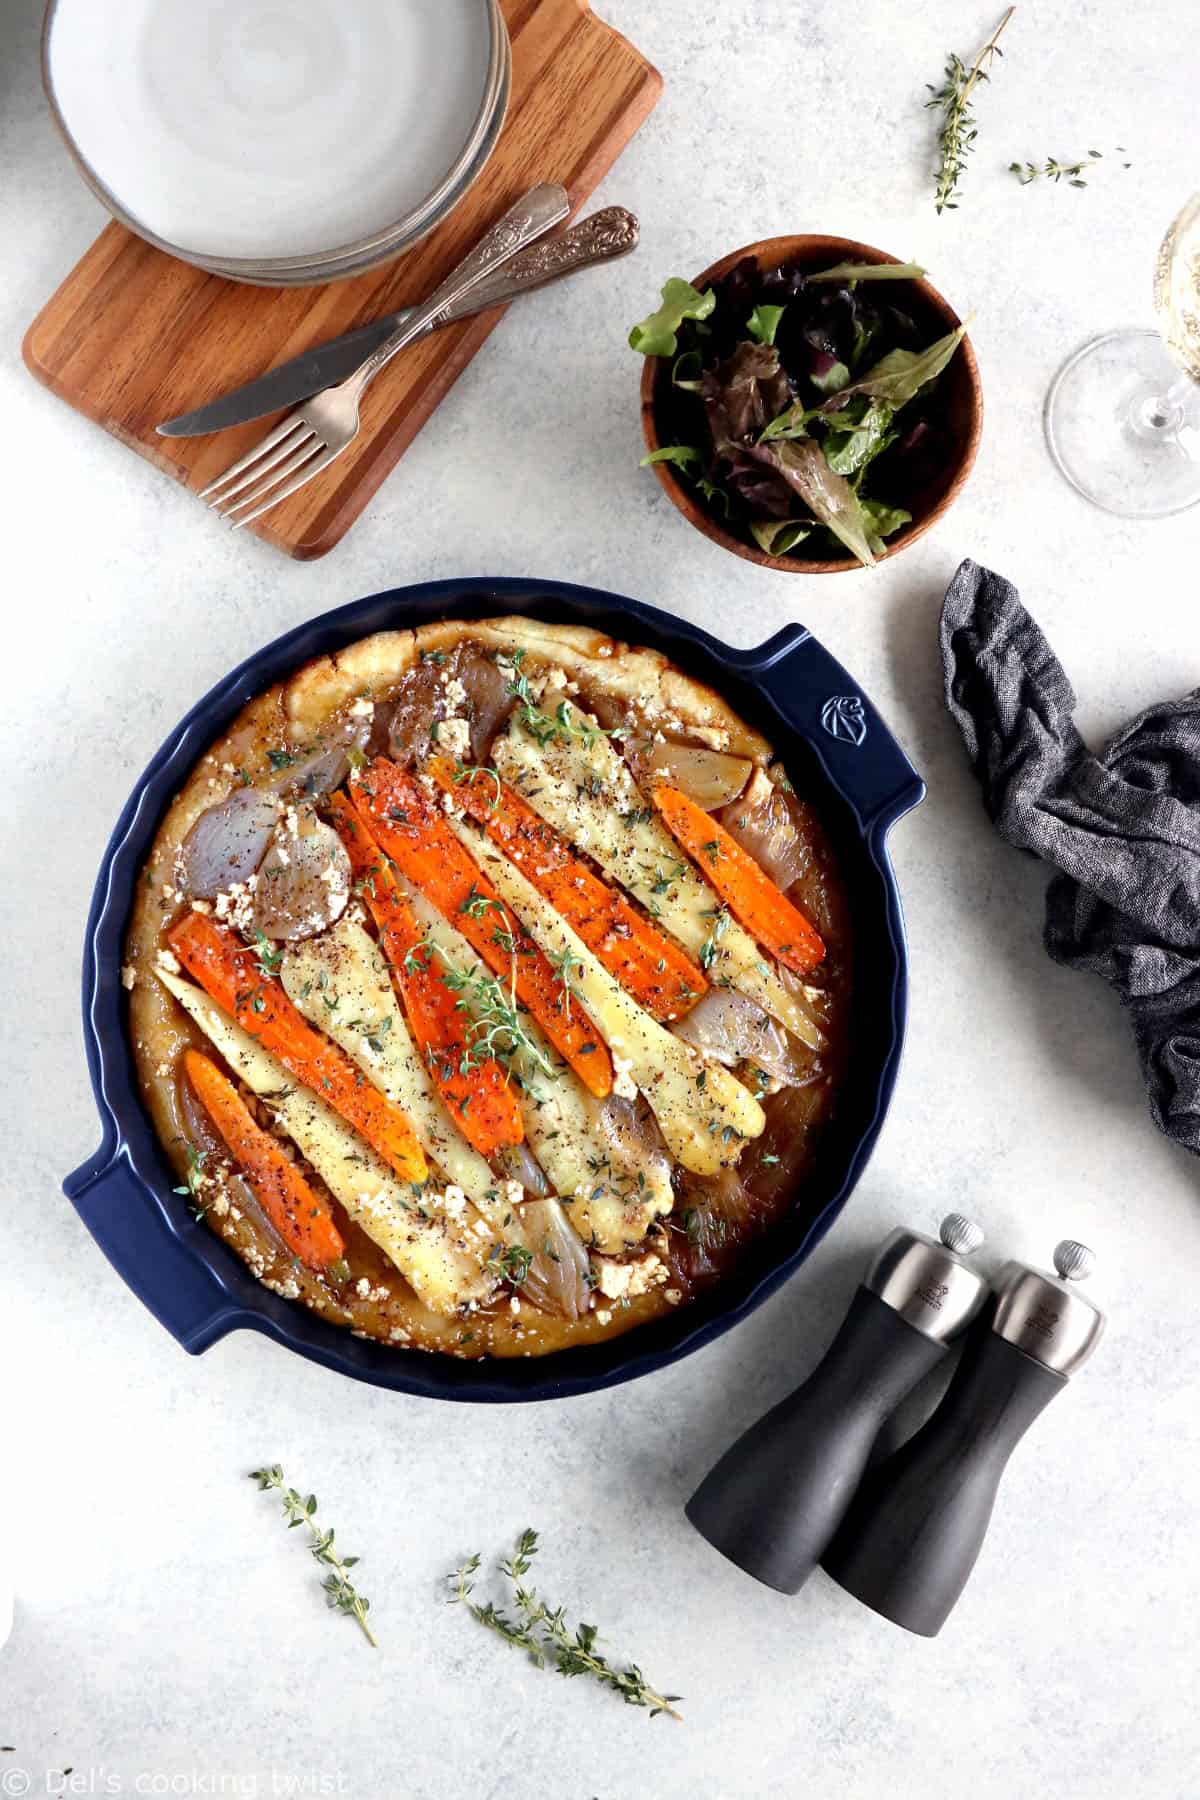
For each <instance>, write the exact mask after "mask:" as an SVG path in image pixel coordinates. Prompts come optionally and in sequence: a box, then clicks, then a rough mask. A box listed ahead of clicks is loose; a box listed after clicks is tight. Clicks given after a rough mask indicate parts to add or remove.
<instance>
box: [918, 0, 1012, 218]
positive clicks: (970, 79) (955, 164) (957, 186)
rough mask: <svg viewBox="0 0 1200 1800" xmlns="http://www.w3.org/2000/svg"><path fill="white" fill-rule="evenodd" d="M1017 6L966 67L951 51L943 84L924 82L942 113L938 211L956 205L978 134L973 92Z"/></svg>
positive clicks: (936, 187)
mask: <svg viewBox="0 0 1200 1800" xmlns="http://www.w3.org/2000/svg"><path fill="white" fill-rule="evenodd" d="M1016 10H1017V9H1016V7H1015V6H1010V7H1009V8H1008V11H1007V12H1006V13H1005V15H1004V17H1003V18H1002V19H1001V21H1000V23H999V24H998V25H997V27H996V29H995V31H993V33H992V35H991V37H990V38H989V39H988V41H987V43H986V44H985V45H984V46H983V49H982V50H981V51H980V52H979V55H978V56H977V57H976V58H975V61H974V62H973V63H972V64H971V67H970V68H969V69H968V68H967V66H966V64H965V63H964V62H963V60H962V58H961V57H960V56H958V55H956V54H955V53H953V52H952V53H951V54H950V56H949V57H948V58H947V61H946V68H945V72H944V75H943V80H942V86H941V87H940V88H935V87H934V85H933V83H932V82H926V84H925V85H926V87H927V88H928V89H929V93H930V98H929V99H928V100H927V101H926V102H925V105H926V106H927V107H935V108H937V110H938V111H939V112H940V113H941V115H942V123H941V128H940V130H939V132H938V151H939V160H938V166H937V168H936V169H935V170H934V193H933V203H934V205H935V206H936V208H937V210H938V212H939V213H942V212H954V211H955V210H956V209H957V206H958V195H959V192H960V190H961V187H962V178H963V175H964V173H965V172H966V166H967V158H968V157H969V156H970V154H971V152H972V151H973V150H974V148H975V139H976V137H977V135H978V128H977V127H976V124H975V108H974V102H973V100H972V95H973V94H974V91H975V87H976V85H977V84H978V83H979V82H981V81H987V80H988V79H989V74H988V70H989V68H990V66H991V63H992V61H993V59H994V58H995V57H997V56H1003V54H1004V52H1003V50H1001V48H1000V43H999V38H1000V33H1001V32H1002V31H1003V30H1004V27H1005V26H1006V25H1007V24H1008V21H1009V20H1010V19H1011V18H1012V16H1013V14H1014V12H1015V11H1016Z"/></svg>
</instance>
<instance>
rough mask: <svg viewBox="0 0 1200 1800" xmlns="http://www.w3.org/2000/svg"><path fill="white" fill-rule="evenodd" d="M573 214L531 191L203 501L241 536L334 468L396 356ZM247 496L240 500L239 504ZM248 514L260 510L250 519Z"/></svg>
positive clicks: (546, 188) (550, 193)
mask: <svg viewBox="0 0 1200 1800" xmlns="http://www.w3.org/2000/svg"><path fill="white" fill-rule="evenodd" d="M569 211H570V203H569V201H568V199H567V195H566V190H565V189H564V188H561V187H558V186H556V185H555V184H554V183H551V182H544V183H542V185H541V186H539V187H535V188H531V189H530V190H529V192H528V193H527V194H525V195H524V196H523V198H522V199H520V200H518V201H517V203H516V205H515V206H512V207H510V208H509V210H508V211H507V212H506V213H505V215H504V217H503V218H502V219H499V220H498V221H497V222H496V224H495V225H493V226H492V228H491V230H490V231H489V232H487V233H486V234H485V235H484V236H483V237H482V238H480V240H479V242H478V243H477V244H476V246H475V248H474V249H473V250H472V251H471V253H470V254H469V255H468V256H465V257H464V258H463V260H462V262H460V263H459V264H458V266H457V268H455V269H453V270H452V271H451V272H450V274H449V275H447V277H446V279H445V281H443V282H442V283H441V285H440V287H438V288H436V289H435V290H434V292H433V293H432V294H431V295H430V296H429V299H428V300H426V301H425V303H424V305H422V306H418V307H417V308H416V309H415V311H413V312H411V313H409V314H408V316H407V317H406V318H405V320H404V323H403V324H402V325H401V326H399V327H398V328H397V329H396V330H395V331H394V332H393V333H392V335H391V337H390V338H386V339H385V340H384V342H383V343H382V344H380V346H379V348H378V349H377V350H373V351H372V352H371V354H370V356H368V357H367V358H366V360H365V361H364V362H363V363H362V364H361V365H360V367H359V368H357V369H356V370H355V371H354V373H353V375H350V376H348V377H347V379H346V380H345V381H343V382H339V384H338V385H337V387H331V388H326V389H325V390H324V392H323V393H320V394H314V395H313V397H312V399H311V400H306V401H305V403H304V405H303V406H300V407H297V408H296V411H295V412H293V413H290V414H289V415H288V417H287V418H286V419H285V420H284V421H283V423H282V424H281V425H277V426H276V427H275V429H274V431H269V432H268V433H267V435H266V437H265V438H263V440H262V442H261V443H259V444H256V445H255V447H254V449H253V450H251V451H250V452H249V454H248V455H246V456H243V457H241V458H240V459H239V460H238V461H237V462H235V463H234V465H233V467H232V468H230V469H226V471H225V473H224V474H223V475H219V476H218V477H217V479H216V480H215V481H210V482H209V484H208V486H207V487H206V488H204V489H203V491H202V492H201V494H200V498H201V500H207V501H208V503H209V505H210V506H211V507H212V508H213V509H214V510H215V511H216V512H218V513H220V515H221V517H222V518H223V519H227V520H228V521H229V522H230V524H232V526H233V528H234V530H235V531H240V529H241V527H242V526H243V525H249V524H250V523H251V521H252V520H254V519H257V518H260V517H261V516H262V514H263V513H265V512H267V511H268V510H269V509H270V508H271V507H272V506H278V504H279V502H280V501H281V500H286V499H287V497H288V495H289V494H294V493H295V492H296V491H297V489H299V488H302V487H304V486H305V484H306V483H307V482H309V481H312V480H313V478H314V477H315V476H317V475H320V474H321V473H322V472H323V471H324V470H325V469H327V468H328V467H329V465H330V463H331V462H333V461H334V460H335V459H336V458H337V457H339V456H340V455H341V454H342V452H343V450H347V449H349V447H350V445H351V444H352V443H353V442H354V440H355V438H356V437H357V436H358V428H359V426H358V403H359V401H360V400H361V399H362V396H363V393H364V391H365V389H366V388H367V386H368V385H369V383H370V382H372V381H374V379H375V377H376V375H378V374H379V372H380V370H381V369H383V368H385V367H386V366H387V364H388V363H390V362H391V360H392V358H393V356H395V355H396V354H397V353H398V352H399V351H401V350H403V349H404V347H405V345H406V344H411V343H412V341H413V339H414V338H418V337H420V336H421V335H422V333H423V332H424V331H426V330H427V329H428V328H429V327H431V326H432V325H433V324H434V323H435V321H436V320H437V318H438V315H439V314H440V313H442V312H444V311H445V310H446V309H447V308H448V307H451V306H453V305H454V304H455V302H456V301H458V300H461V299H462V298H463V297H464V296H465V295H467V294H469V293H470V292H471V290H472V289H473V288H476V287H478V286H479V284H480V283H481V282H482V281H484V280H486V279H487V277H488V276H489V275H491V274H492V273H493V271H494V270H496V269H497V268H498V267H499V266H501V265H502V264H504V263H506V262H507V261H508V259H509V257H510V256H515V255H516V253H517V251H518V250H523V249H524V248H525V246H526V244H531V243H533V241H534V240H535V239H536V238H540V237H541V236H542V235H543V234H544V233H545V232H547V231H549V230H550V228H551V226H553V225H557V224H558V223H559V221H560V219H565V218H566V216H567V213H568V212H569ZM238 496H240V498H238ZM247 507H253V511H252V512H247V511H246V508H247Z"/></svg>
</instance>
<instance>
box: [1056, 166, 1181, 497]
mask: <svg viewBox="0 0 1200 1800" xmlns="http://www.w3.org/2000/svg"><path fill="white" fill-rule="evenodd" d="M1154 310H1155V314H1156V316H1157V319H1158V330H1157V331H1151V330H1140V331H1139V330H1127V331H1109V332H1106V333H1105V334H1104V336H1103V337H1098V338H1093V339H1092V341H1091V342H1090V343H1087V344H1084V345H1083V347H1082V349H1080V350H1076V352H1075V354H1074V355H1073V356H1072V357H1071V358H1070V359H1069V360H1068V361H1067V362H1066V363H1065V364H1064V365H1063V367H1062V368H1061V369H1060V370H1059V372H1058V374H1057V375H1056V376H1055V378H1054V381H1053V383H1052V384H1051V388H1050V392H1049V394H1048V395H1047V396H1046V414H1045V422H1046V441H1047V443H1048V444H1049V446H1050V454H1051V456H1053V458H1054V460H1055V462H1056V463H1057V464H1058V466H1059V468H1060V469H1061V471H1062V473H1063V474H1064V475H1065V476H1066V478H1067V480H1068V481H1069V482H1070V483H1071V486H1072V487H1073V488H1076V489H1077V490H1078V492H1079V493H1081V494H1082V495H1083V497H1084V499H1085V500H1090V501H1092V502H1093V504H1094V505H1096V506H1102V507H1103V508H1104V510H1105V511H1106V512H1110V513H1118V514H1120V516H1121V517H1122V518H1126V519H1161V518H1165V517H1166V516H1167V515H1168V514H1169V513H1177V512H1183V511H1184V510H1185V509H1186V508H1187V507H1189V506H1194V505H1195V504H1196V502H1197V501H1198V500H1200V194H1194V195H1193V196H1192V198H1191V199H1190V200H1189V201H1188V203H1187V205H1186V206H1185V207H1184V208H1183V211H1182V212H1181V213H1180V214H1179V216H1178V217H1177V218H1176V220H1175V222H1174V223H1173V225H1172V226H1171V228H1170V230H1169V231H1168V232H1167V235H1166V237H1165V238H1164V239H1163V243H1162V248H1161V249H1160V250H1159V253H1158V260H1157V262H1156V264H1155V268H1154ZM1181 370H1182V371H1183V373H1181Z"/></svg>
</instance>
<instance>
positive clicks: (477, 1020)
mask: <svg viewBox="0 0 1200 1800" xmlns="http://www.w3.org/2000/svg"><path fill="white" fill-rule="evenodd" d="M501 911H503V909H501ZM505 916H506V917H507V915H505ZM509 942H510V946H511V949H510V954H511V958H512V961H511V975H510V978H509V985H508V986H507V987H505V985H504V983H503V982H502V981H501V980H500V978H499V976H497V975H493V974H492V973H491V972H490V971H489V970H486V969H484V968H475V969H468V968H464V967H463V966H462V964H461V963H457V962H455V960H454V958H453V957H452V956H451V955H450V953H449V951H447V950H443V948H442V946H441V945H440V944H435V943H433V941H432V940H431V939H428V938H427V939H426V940H425V942H424V943H422V944H419V945H418V946H417V947H416V949H414V950H410V951H409V953H408V955H407V957H406V958H405V965H406V967H408V968H410V969H411V968H415V967H417V966H419V962H420V961H424V962H428V959H429V957H430V956H435V955H436V956H437V957H438V958H439V960H440V961H441V963H442V965H443V967H444V968H445V971H446V986H447V987H448V988H449V989H450V991H451V992H452V993H454V994H457V995H458V1010H459V1011H460V1012H464V1013H466V1014H468V1015H469V1020H468V1026H467V1043H466V1046H465V1048H464V1051H463V1056H462V1061H461V1064H460V1068H459V1073H460V1074H462V1075H468V1074H469V1073H470V1071H471V1070H472V1069H473V1068H477V1067H478V1066H479V1065H480V1064H481V1063H485V1062H487V1061H488V1059H489V1058H490V1057H498V1058H499V1059H500V1060H502V1061H505V1062H508V1061H511V1060H512V1059H513V1058H514V1057H517V1056H522V1057H524V1058H525V1059H526V1060H527V1061H528V1062H530V1063H532V1064H533V1065H534V1066H535V1067H536V1068H538V1069H540V1070H541V1072H542V1074H543V1075H553V1074H554V1073H555V1068H554V1064H553V1063H552V1062H551V1061H550V1059H549V1057H548V1056H547V1055H546V1053H545V1051H544V1050H542V1049H540V1048H539V1046H538V1045H537V1044H535V1043H534V1041H533V1039H532V1038H531V1037H530V1035H529V1032H528V1031H527V1029H526V1027H525V1023H524V1021H523V1019H522V1017H521V1009H520V1006H519V1005H518V1002H517V957H516V947H515V940H513V939H512V936H511V932H510V933H509Z"/></svg>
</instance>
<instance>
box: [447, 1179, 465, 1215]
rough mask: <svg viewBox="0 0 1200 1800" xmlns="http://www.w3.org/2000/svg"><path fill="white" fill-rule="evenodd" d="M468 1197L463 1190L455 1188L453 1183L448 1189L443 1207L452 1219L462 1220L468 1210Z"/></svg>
mask: <svg viewBox="0 0 1200 1800" xmlns="http://www.w3.org/2000/svg"><path fill="white" fill-rule="evenodd" d="M466 1204H467V1196H466V1194H465V1193H464V1192H463V1190H462V1188H460V1187H455V1186H454V1184H453V1182H452V1183H451V1184H450V1186H449V1187H448V1188H447V1189H446V1192H445V1194H444V1196H443V1198H442V1205H443V1206H444V1208H445V1210H446V1211H447V1213H448V1214H449V1215H450V1217H451V1218H452V1219H461V1218H462V1216H463V1212H464V1211H465V1209H466Z"/></svg>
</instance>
